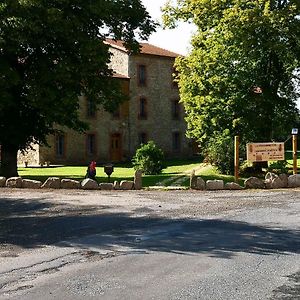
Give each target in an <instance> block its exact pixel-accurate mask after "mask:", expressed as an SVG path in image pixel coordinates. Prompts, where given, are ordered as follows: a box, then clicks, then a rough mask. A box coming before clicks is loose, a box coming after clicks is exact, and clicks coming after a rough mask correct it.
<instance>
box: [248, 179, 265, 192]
mask: <svg viewBox="0 0 300 300" xmlns="http://www.w3.org/2000/svg"><path fill="white" fill-rule="evenodd" d="M244 186H245V188H246V189H264V188H265V183H264V182H263V181H262V180H260V179H259V178H257V177H250V178H248V179H246V180H245V183H244Z"/></svg>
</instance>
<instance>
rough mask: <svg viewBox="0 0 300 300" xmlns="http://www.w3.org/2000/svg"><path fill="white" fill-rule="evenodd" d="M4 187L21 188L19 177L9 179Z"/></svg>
mask: <svg viewBox="0 0 300 300" xmlns="http://www.w3.org/2000/svg"><path fill="white" fill-rule="evenodd" d="M5 185H6V186H7V187H10V188H21V187H22V178H21V177H10V178H8V179H7V180H6V184H5Z"/></svg>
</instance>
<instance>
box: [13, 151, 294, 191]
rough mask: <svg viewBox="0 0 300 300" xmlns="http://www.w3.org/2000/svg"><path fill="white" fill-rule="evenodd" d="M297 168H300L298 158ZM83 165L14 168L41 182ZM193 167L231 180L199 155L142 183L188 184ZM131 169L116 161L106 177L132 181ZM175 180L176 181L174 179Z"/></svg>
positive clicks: (100, 172) (208, 176)
mask: <svg viewBox="0 0 300 300" xmlns="http://www.w3.org/2000/svg"><path fill="white" fill-rule="evenodd" d="M286 159H287V161H288V163H289V168H292V164H293V160H292V153H291V152H287V153H286ZM298 167H300V159H298ZM86 169H87V167H86V166H57V167H56V166H51V167H35V168H22V167H20V168H19V169H18V171H19V175H20V176H22V177H23V178H28V179H35V180H40V181H42V182H44V181H45V180H46V179H47V178H48V177H51V176H53V177H59V178H70V179H75V180H79V181H80V180H83V179H84V177H85V174H86ZM193 169H196V175H197V176H201V177H202V178H203V179H204V180H213V179H221V180H224V182H225V183H226V182H230V181H234V176H230V175H223V174H220V173H219V172H218V171H217V169H216V168H215V167H213V166H211V165H207V164H203V163H202V161H201V160H200V158H196V159H185V160H182V159H181V160H179V159H176V160H168V161H166V162H165V169H163V171H162V173H161V174H159V175H144V176H143V186H144V187H149V186H155V185H162V186H170V185H176V184H178V179H180V185H182V186H189V180H190V176H189V175H190V172H191V170H193ZM133 176H134V169H133V168H132V166H131V164H130V163H126V164H116V165H115V166H114V172H113V174H112V176H111V178H110V182H113V181H115V180H117V181H121V180H133ZM96 180H97V181H98V182H108V177H107V175H106V174H105V173H104V168H103V166H98V167H97V176H96ZM244 180H245V178H240V179H239V184H240V185H243V182H244ZM176 181H177V182H176Z"/></svg>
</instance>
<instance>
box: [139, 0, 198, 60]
mask: <svg viewBox="0 0 300 300" xmlns="http://www.w3.org/2000/svg"><path fill="white" fill-rule="evenodd" d="M142 3H143V4H144V6H145V7H146V9H147V11H148V12H149V13H150V15H151V16H152V18H153V19H154V20H155V21H157V22H159V23H162V19H161V15H162V13H161V10H160V9H161V7H162V6H163V5H164V4H165V3H166V0H142ZM194 28H195V27H194V26H193V25H191V24H186V23H180V24H179V25H178V27H177V28H176V29H165V30H164V29H162V28H158V29H157V32H155V33H153V34H152V35H151V36H150V38H149V40H148V42H149V43H150V44H153V45H156V46H159V47H162V48H165V49H167V50H170V51H173V52H176V53H178V54H183V55H185V54H187V52H188V49H189V45H190V40H191V36H192V32H193V31H194V30H195V29H194Z"/></svg>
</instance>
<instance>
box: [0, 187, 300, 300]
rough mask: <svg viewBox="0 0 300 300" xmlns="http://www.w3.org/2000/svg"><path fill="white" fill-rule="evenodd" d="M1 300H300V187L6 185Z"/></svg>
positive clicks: (0, 194)
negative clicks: (83, 188) (68, 187)
mask: <svg viewBox="0 0 300 300" xmlns="http://www.w3.org/2000/svg"><path fill="white" fill-rule="evenodd" d="M0 299H30V300H34V299H228V300H229V299H230V300H232V299H251V300H252V299H273V300H278V299H290V300H291V299H300V190H299V189H294V190H278V191H248V190H246V191H234V192H229V191H219V192H200V191H199V192H196V191H168V192H166V191H164V192H163V191H139V192H137V191H127V192H125V191H115V192H103V191H67V190H59V191H51V190H46V191H33V190H21V189H15V190H9V189H0Z"/></svg>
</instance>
